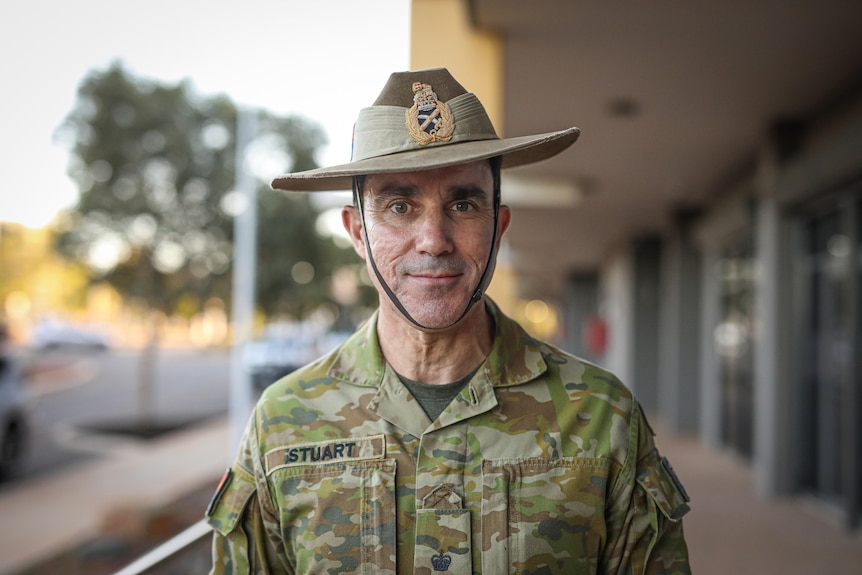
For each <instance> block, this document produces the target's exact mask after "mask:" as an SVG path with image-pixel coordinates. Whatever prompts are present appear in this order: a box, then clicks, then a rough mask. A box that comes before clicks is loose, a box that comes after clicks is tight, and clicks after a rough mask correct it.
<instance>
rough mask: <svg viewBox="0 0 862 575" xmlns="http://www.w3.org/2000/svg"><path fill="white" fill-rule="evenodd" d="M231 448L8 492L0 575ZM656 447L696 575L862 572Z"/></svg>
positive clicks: (175, 448) (160, 449) (817, 518)
mask: <svg viewBox="0 0 862 575" xmlns="http://www.w3.org/2000/svg"><path fill="white" fill-rule="evenodd" d="M228 441H229V440H228V431H227V422H226V420H224V419H217V420H214V421H211V422H208V423H206V424H203V425H201V426H198V427H196V428H194V429H190V430H187V431H183V432H178V433H176V434H173V435H172V436H171V437H167V438H164V439H161V440H157V441H151V442H148V443H146V444H134V445H128V446H126V447H124V448H122V449H120V450H114V451H112V452H111V454H110V455H109V456H106V457H104V458H102V459H99V460H96V461H91V462H88V463H85V464H82V465H79V466H77V467H74V468H71V469H69V470H68V471H66V472H63V473H61V474H58V475H56V476H52V477H46V478H44V479H41V480H38V481H34V482H32V483H29V484H26V485H16V486H12V487H10V488H9V489H4V490H3V491H2V492H0V510H2V512H0V575H12V574H15V573H18V572H20V571H21V570H22V569H24V568H26V567H27V566H29V565H32V564H34V563H35V562H37V561H38V560H40V559H41V558H44V557H49V556H53V555H54V554H56V553H58V552H60V551H62V550H64V549H69V548H72V547H74V546H76V545H78V544H80V543H81V542H83V541H86V540H87V539H88V538H89V537H91V536H92V535H94V534H96V533H97V531H98V530H99V529H100V527H101V526H102V525H104V522H105V520H106V518H107V517H108V516H109V515H110V514H112V513H116V512H117V511H118V510H119V511H122V510H123V509H128V508H129V507H130V506H133V505H140V506H142V507H145V508H154V507H157V506H160V505H164V504H166V503H169V502H171V501H175V500H176V499H177V498H178V497H180V496H182V495H184V494H186V493H189V492H191V491H192V490H195V489H199V488H200V487H201V486H203V485H206V484H207V483H212V484H213V485H215V483H216V482H217V481H218V478H219V477H220V476H221V473H222V471H223V469H224V467H225V465H226V463H227V462H228V460H229V459H230V456H229V453H228V452H229V451H230V449H229V444H228ZM658 442H659V446H660V448H661V450H662V452H663V454H664V455H667V456H668V457H669V458H670V459H671V461H672V462H673V464H674V467H675V469H676V470H677V472H678V474H679V475H680V477H681V478H682V480H683V482H684V483H685V486H686V488H687V490H688V491H689V493H690V495H691V497H692V500H693V501H692V509H693V510H692V512H691V513H690V514H689V515H688V516H687V517H686V535H687V539H688V543H689V548H690V552H691V557H692V559H691V561H692V572H693V573H694V574H695V575H730V574H732V575H749V574H750V575H764V574H767V575H771V574H773V573H774V574H781V575H797V574H798V575H803V574H804V575H821V574H826V573H840V574H841V575H854V574H855V575H862V535H860V534H858V533H857V534H851V533H848V532H847V531H846V530H844V529H843V528H842V527H841V526H840V525H839V524H838V523H836V522H834V521H830V520H829V518H828V517H826V515H825V514H824V512H823V510H821V509H817V508H815V507H814V506H813V504H811V503H806V502H804V501H799V500H782V501H770V502H767V501H761V500H758V499H757V498H756V497H755V495H754V490H753V486H752V480H751V474H750V472H749V471H748V469H747V468H746V467H745V466H743V465H741V464H740V463H739V462H737V461H735V460H734V459H733V458H731V457H728V456H725V455H723V454H716V453H714V452H711V451H709V450H707V449H705V448H704V447H703V446H702V444H700V443H699V442H697V441H696V440H690V439H685V438H678V437H673V436H670V435H668V434H664V433H661V432H660V435H659V437H658ZM190 575H194V574H190Z"/></svg>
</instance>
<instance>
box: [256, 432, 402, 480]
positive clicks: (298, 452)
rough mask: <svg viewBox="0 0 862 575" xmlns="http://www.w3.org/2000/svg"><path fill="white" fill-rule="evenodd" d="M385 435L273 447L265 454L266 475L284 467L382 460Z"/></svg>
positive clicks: (384, 452) (384, 451)
mask: <svg viewBox="0 0 862 575" xmlns="http://www.w3.org/2000/svg"><path fill="white" fill-rule="evenodd" d="M385 455H386V436H385V435H383V434H380V435H373V436H370V437H350V438H344V439H330V440H327V441H315V442H309V443H297V444H294V445H286V446H283V447H276V448H275V449H271V450H269V451H267V452H266V456H265V458H266V459H265V460H266V474H267V475H269V474H270V473H272V472H273V471H275V470H276V469H282V468H285V467H300V466H308V465H326V464H330V463H346V462H349V461H360V460H364V459H383V458H384V457H385Z"/></svg>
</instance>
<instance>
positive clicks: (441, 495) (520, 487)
mask: <svg viewBox="0 0 862 575" xmlns="http://www.w3.org/2000/svg"><path fill="white" fill-rule="evenodd" d="M577 136H578V130H577V129H576V128H571V129H568V130H562V131H560V132H554V133H550V134H542V135H538V136H524V137H520V138H510V139H499V138H497V136H496V134H495V132H494V129H493V127H492V126H491V123H490V121H489V119H488V117H487V114H486V113H485V111H484V108H483V107H482V105H481V104H480V103H479V101H478V99H477V98H476V97H475V96H474V95H473V94H471V93H468V92H466V90H464V88H463V87H462V86H461V85H460V84H458V82H456V81H455V79H454V78H452V76H451V75H450V74H449V72H448V71H447V70H445V69H435V70H423V71H420V72H404V73H396V74H393V75H392V76H391V77H390V79H389V82H388V83H387V84H386V86H385V87H384V89H383V92H382V93H381V95H380V97H379V98H378V100H377V101H376V102H375V103H374V105H373V106H371V107H369V108H365V109H364V110H362V111H361V112H360V115H359V119H358V120H357V123H356V127H355V133H354V158H353V160H352V161H351V162H350V163H349V164H346V165H342V166H336V167H332V168H321V169H317V170H311V171H308V172H300V173H295V174H288V175H286V176H283V177H280V178H277V179H276V180H274V182H273V187H274V188H276V189H283V190H311V191H316V190H332V189H345V188H348V187H350V186H352V187H353V190H354V205H352V206H348V207H345V208H344V210H343V213H342V219H343V222H344V225H345V227H346V229H347V231H348V232H349V234H350V237H351V239H352V241H353V245H354V247H355V249H356V252H357V253H358V254H359V255H360V256H361V257H362V258H363V259H365V261H366V264H367V266H368V268H369V272H370V275H371V276H372V278H373V280H374V283H375V286H376V288H377V290H378V292H379V294H380V307H379V309H378V310H377V312H376V314H375V315H374V316H373V317H372V318H371V319H370V320H369V321H368V322H367V323H366V325H364V326H363V327H361V328H360V329H359V331H358V332H357V333H356V334H354V335H353V336H352V337H351V339H349V340H348V341H347V342H346V343H345V344H343V345H342V346H341V347H339V348H338V349H336V350H335V351H334V352H332V353H331V354H329V355H328V356H326V357H323V358H321V359H320V360H318V361H316V362H315V363H313V364H311V365H309V366H306V367H304V368H302V369H300V370H298V371H297V372H295V373H293V374H291V375H288V376H287V377H285V378H283V379H281V380H280V381H278V382H276V383H275V384H273V385H272V386H270V387H269V388H268V389H267V390H266V391H265V392H264V393H263V395H262V397H261V399H260V401H259V403H258V405H257V407H256V409H255V411H254V414H253V415H252V418H251V421H250V423H249V426H248V428H247V430H246V433H245V435H244V437H243V440H242V445H241V448H240V453H239V456H238V458H237V461H236V463H235V464H234V465H233V467H232V468H231V469H230V470H228V472H227V473H226V474H225V478H224V480H223V481H222V484H221V485H220V487H219V489H218V490H217V491H216V494H215V496H214V498H213V502H212V503H211V505H210V507H209V509H208V512H207V515H208V518H209V522H210V524H211V525H212V526H213V528H214V529H215V536H214V547H213V555H214V566H213V573H302V574H306V573H381V574H396V573H398V574H408V573H422V574H426V573H427V574H430V573H435V572H439V573H459V574H460V573H464V574H469V573H482V574H485V575H499V574H507V573H567V574H572V573H638V574H639V573H650V574H658V573H663V574H664V573H668V574H669V573H689V568H688V558H687V551H686V546H685V542H684V540H683V535H682V524H681V521H680V519H681V517H682V516H683V515H684V514H685V512H686V511H687V510H688V506H687V504H686V502H687V501H688V498H687V496H686V495H685V492H684V491H683V489H682V486H681V485H680V484H679V482H678V481H677V480H676V477H675V475H674V474H673V472H672V470H671V469H670V467H669V465H667V463H666V460H663V459H662V458H660V456H659V455H658V453H657V451H656V450H655V447H654V445H653V443H652V432H651V430H650V429H649V427H648V425H647V423H646V420H645V419H644V417H643V414H642V413H641V409H640V407H639V405H638V404H637V402H636V401H635V400H634V399H633V398H632V395H631V393H630V392H629V391H628V390H627V389H626V388H625V387H624V386H623V385H622V384H621V383H620V382H619V381H618V380H617V379H616V378H615V377H614V376H613V375H611V374H610V373H608V372H606V371H604V370H602V369H601V368H598V367H596V366H594V365H590V364H588V363H585V362H583V361H581V360H578V359H576V358H575V357H572V356H570V355H567V354H565V353H564V352H562V351H560V350H558V349H555V348H554V347H552V346H551V345H549V344H546V343H543V342H540V341H537V340H535V339H534V338H532V337H530V336H529V335H528V334H527V333H526V332H524V330H523V329H522V328H521V327H520V326H519V325H517V324H516V323H515V322H514V321H512V320H511V319H509V318H508V317H506V316H505V315H504V314H503V313H501V312H500V310H499V309H498V308H497V307H496V306H495V304H494V303H493V302H492V301H491V300H489V299H488V298H487V297H485V295H484V290H485V288H486V286H487V284H488V282H489V281H490V279H491V276H492V274H493V270H494V264H495V260H496V255H497V251H498V249H499V246H500V241H501V238H502V236H503V234H505V232H506V229H507V228H508V226H509V221H510V218H511V213H510V210H509V208H508V207H507V206H505V205H501V203H500V202H501V200H500V169H501V166H502V167H510V166H515V165H522V164H526V163H530V162H535V161H539V160H542V159H545V158H548V157H550V156H552V155H555V154H557V153H559V152H561V151H563V150H564V149H566V148H568V147H569V146H570V145H571V144H572V143H574V141H575V139H576V138H577Z"/></svg>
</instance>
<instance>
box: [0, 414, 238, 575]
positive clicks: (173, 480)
mask: <svg viewBox="0 0 862 575" xmlns="http://www.w3.org/2000/svg"><path fill="white" fill-rule="evenodd" d="M229 452H230V446H229V439H228V426H227V422H226V420H225V419H223V418H218V419H214V420H212V421H209V422H206V423H204V424H201V425H199V426H197V427H195V428H191V429H188V430H185V431H179V432H176V433H174V434H171V435H170V436H166V437H164V438H161V439H157V440H151V441H147V442H126V443H123V444H121V445H119V446H118V445H116V444H114V445H113V446H111V449H110V450H109V451H108V455H106V456H104V457H102V458H100V459H97V460H94V461H93V460H91V461H88V462H86V463H83V464H79V465H75V466H74V467H70V468H68V469H66V470H64V471H62V472H60V473H56V474H52V475H49V476H46V477H44V478H41V479H37V480H34V481H32V482H30V483H24V484H18V485H12V486H9V487H8V488H4V489H3V490H2V491H0V574H2V575H12V574H16V573H19V572H20V571H21V570H23V569H25V568H27V567H30V566H32V565H35V564H37V563H39V561H40V560H42V559H45V558H49V557H53V556H55V555H56V554H58V553H60V552H62V551H64V550H68V549H73V548H74V547H76V546H78V545H80V544H81V543H83V542H86V541H88V540H89V539H90V538H92V537H93V536H94V535H97V534H99V532H100V530H101V529H102V528H103V527H104V526H105V525H106V524H107V523H108V522H109V521H116V518H117V517H118V516H123V515H124V514H125V515H130V514H129V513H127V512H128V511H129V510H134V509H135V508H139V509H154V508H157V507H159V506H163V505H165V504H168V503H171V502H173V501H176V500H177V499H178V498H180V497H182V496H184V495H186V494H188V493H190V492H192V491H194V490H198V489H200V488H201V487H202V486H205V485H206V484H207V483H211V484H212V486H213V488H215V485H216V484H217V483H218V479H219V478H220V477H221V474H222V473H223V472H224V469H225V467H226V466H227V464H228V461H229V460H230V459H232V458H231V457H230V454H229ZM201 516H203V509H201Z"/></svg>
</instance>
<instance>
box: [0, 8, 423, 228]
mask: <svg viewBox="0 0 862 575" xmlns="http://www.w3.org/2000/svg"><path fill="white" fill-rule="evenodd" d="M409 9H410V2H409V1H408V0H362V1H356V0H353V1H348V0H245V1H243V2H236V1H223V2H212V1H211V0H210V1H207V2H204V1H202V0H148V1H147V2H143V1H140V0H126V1H123V2H117V1H116V0H113V1H108V0H75V1H73V2H69V1H68V0H41V1H40V0H28V1H27V2H7V3H4V4H3V7H2V8H0V48H2V49H0V79H2V80H0V110H2V113H3V116H4V121H3V122H2V123H0V162H2V166H3V168H2V179H3V186H2V187H0V221H11V222H18V223H21V224H24V225H26V226H29V227H41V226H44V225H46V224H48V223H49V222H50V221H51V219H53V218H54V217H55V216H56V214H57V211H58V210H60V209H63V208H67V207H70V206H71V205H73V204H74V202H75V199H76V197H77V192H76V190H75V187H74V185H73V184H72V183H71V181H69V179H68V178H67V177H66V168H67V164H68V155H67V152H66V150H65V149H63V148H62V147H61V146H60V145H59V144H57V143H55V141H54V133H55V131H56V130H57V128H58V126H60V124H61V123H62V122H63V119H64V118H65V117H66V115H67V114H68V113H69V112H70V111H71V110H72V108H73V106H74V103H75V95H76V90H77V87H78V85H79V83H80V82H81V81H82V79H83V78H84V77H85V76H86V75H87V73H88V72H90V71H91V70H104V69H106V68H107V67H108V66H109V65H110V64H111V63H112V62H115V61H119V62H121V63H122V64H123V65H124V67H125V68H126V70H128V71H129V72H131V73H132V74H133V75H135V76H137V77H143V78H148V79H152V80H156V81H162V82H170V83H176V82H179V81H180V80H183V79H189V80H190V81H191V84H192V86H193V89H194V90H195V91H196V92H197V93H199V94H201V95H204V96H206V95H214V94H219V93H223V94H227V95H228V96H230V97H231V98H232V99H233V100H234V101H235V102H237V103H239V104H244V105H248V106H251V107H261V108H266V109H268V110H270V111H272V112H274V113H277V114H281V115H287V114H301V115H303V116H305V117H307V118H309V119H311V120H314V121H317V122H319V123H320V124H321V125H322V126H323V128H324V130H325V131H326V133H327V136H328V138H329V142H330V144H329V146H327V147H326V148H325V149H323V150H322V151H321V154H320V157H319V158H318V161H319V162H320V163H321V164H322V165H330V164H336V163H342V162H347V161H349V159H350V141H351V134H352V129H353V122H354V121H355V119H356V114H357V112H358V110H359V108H360V107H362V106H366V105H370V104H371V103H372V102H373V101H374V99H375V98H376V97H377V94H378V93H379V92H380V90H381V89H382V87H383V85H384V83H385V82H386V79H387V78H388V77H389V74H390V73H392V72H395V71H400V70H406V69H408V64H409ZM273 175H277V174H273Z"/></svg>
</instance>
